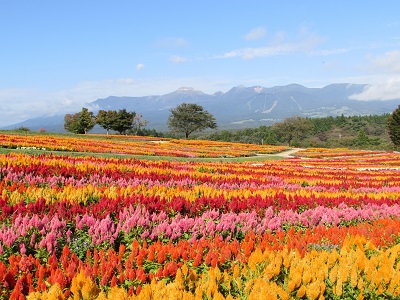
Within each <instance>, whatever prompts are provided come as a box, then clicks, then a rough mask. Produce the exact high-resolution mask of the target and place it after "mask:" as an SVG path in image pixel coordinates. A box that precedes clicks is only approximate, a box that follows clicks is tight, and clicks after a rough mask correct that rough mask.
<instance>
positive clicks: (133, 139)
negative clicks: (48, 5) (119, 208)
mask: <svg viewBox="0 0 400 300" xmlns="http://www.w3.org/2000/svg"><path fill="white" fill-rule="evenodd" d="M0 147H3V148H11V149H21V148H22V149H24V148H33V149H41V150H48V151H73V152H96V153H114V154H130V155H149V156H176V157H229V156H232V157H239V156H251V155H254V154H271V153H275V152H279V151H282V150H284V149H286V148H287V147H284V146H268V145H251V144H240V143H226V142H211V141H202V140H195V141H194V140H177V139H160V138H151V137H139V136H124V135H96V134H90V135H84V136H82V135H80V136H79V135H76V136H71V135H69V136H55V135H37V134H9V133H7V134H1V133H0Z"/></svg>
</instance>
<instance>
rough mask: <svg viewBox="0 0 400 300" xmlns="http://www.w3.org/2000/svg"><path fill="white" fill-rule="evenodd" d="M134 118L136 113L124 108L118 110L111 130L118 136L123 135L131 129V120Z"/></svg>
mask: <svg viewBox="0 0 400 300" xmlns="http://www.w3.org/2000/svg"><path fill="white" fill-rule="evenodd" d="M135 116H136V112H134V111H133V112H129V111H127V110H126V109H125V108H124V109H120V110H119V111H118V112H117V114H116V117H115V119H114V122H113V123H112V125H111V129H112V130H115V131H117V132H119V133H120V134H123V133H125V132H126V131H128V130H130V129H132V128H133V120H134V118H135Z"/></svg>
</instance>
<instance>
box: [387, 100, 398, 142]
mask: <svg viewBox="0 0 400 300" xmlns="http://www.w3.org/2000/svg"><path fill="white" fill-rule="evenodd" d="M387 129H388V131H389V137H390V139H391V141H392V142H393V144H394V145H395V146H396V147H399V146H400V105H399V107H398V108H397V109H395V110H394V111H393V113H392V114H391V115H389V116H388V118H387Z"/></svg>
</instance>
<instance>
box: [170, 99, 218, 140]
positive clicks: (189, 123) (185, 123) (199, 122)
mask: <svg viewBox="0 0 400 300" xmlns="http://www.w3.org/2000/svg"><path fill="white" fill-rule="evenodd" d="M167 125H168V127H169V129H170V130H172V131H175V132H182V133H184V134H185V137H186V138H188V137H189V135H190V134H191V133H193V132H195V131H203V130H204V129H206V128H211V129H215V128H217V123H216V121H215V118H214V117H213V116H212V115H211V114H210V113H209V112H208V111H206V110H204V109H203V107H202V106H200V105H197V104H188V103H182V104H181V105H178V106H177V107H176V108H174V109H171V115H170V117H169V118H168V121H167Z"/></svg>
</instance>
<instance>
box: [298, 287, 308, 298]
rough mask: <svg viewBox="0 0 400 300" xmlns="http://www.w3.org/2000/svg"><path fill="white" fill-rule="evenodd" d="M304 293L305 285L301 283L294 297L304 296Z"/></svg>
mask: <svg viewBox="0 0 400 300" xmlns="http://www.w3.org/2000/svg"><path fill="white" fill-rule="evenodd" d="M305 294H306V287H305V286H304V285H302V286H301V287H300V288H299V289H298V291H297V293H296V297H298V298H302V297H304V295H305Z"/></svg>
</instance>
